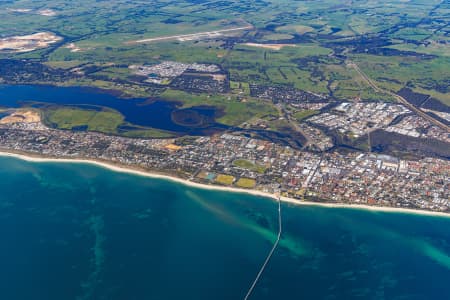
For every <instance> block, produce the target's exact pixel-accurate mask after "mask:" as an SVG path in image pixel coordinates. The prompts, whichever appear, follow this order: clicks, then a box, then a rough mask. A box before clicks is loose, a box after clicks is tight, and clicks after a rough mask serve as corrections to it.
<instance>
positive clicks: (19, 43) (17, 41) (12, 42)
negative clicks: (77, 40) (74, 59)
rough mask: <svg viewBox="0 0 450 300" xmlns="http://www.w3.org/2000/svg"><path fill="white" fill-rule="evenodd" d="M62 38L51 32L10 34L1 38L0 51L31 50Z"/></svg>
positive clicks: (46, 45)
mask: <svg viewBox="0 0 450 300" xmlns="http://www.w3.org/2000/svg"><path fill="white" fill-rule="evenodd" d="M61 39H62V38H61V37H59V36H56V35H55V34H53V33H51V32H38V33H34V34H30V35H22V36H10V37H7V38H3V39H0V51H12V52H29V51H33V50H36V49H40V48H46V47H48V46H49V45H50V44H53V43H56V42H58V41H60V40H61Z"/></svg>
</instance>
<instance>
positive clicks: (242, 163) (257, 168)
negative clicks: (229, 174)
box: [233, 159, 267, 174]
mask: <svg viewBox="0 0 450 300" xmlns="http://www.w3.org/2000/svg"><path fill="white" fill-rule="evenodd" d="M233 165H234V166H236V167H240V168H243V169H247V170H250V171H254V172H257V173H261V174H262V173H264V172H265V171H266V169H267V168H266V167H264V166H261V165H258V164H254V163H252V162H251V161H248V160H246V159H237V160H235V161H234V162H233Z"/></svg>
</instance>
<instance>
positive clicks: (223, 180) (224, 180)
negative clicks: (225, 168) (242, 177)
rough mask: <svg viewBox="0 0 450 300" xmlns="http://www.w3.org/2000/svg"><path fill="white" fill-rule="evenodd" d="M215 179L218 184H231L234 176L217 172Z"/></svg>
mask: <svg viewBox="0 0 450 300" xmlns="http://www.w3.org/2000/svg"><path fill="white" fill-rule="evenodd" d="M215 181H216V182H217V183H218V184H222V185H232V184H233V182H234V177H233V176H231V175H225V174H219V175H217V177H216V179H215Z"/></svg>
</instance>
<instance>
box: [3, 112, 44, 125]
mask: <svg viewBox="0 0 450 300" xmlns="http://www.w3.org/2000/svg"><path fill="white" fill-rule="evenodd" d="M40 121H41V116H40V115H39V113H38V112H36V111H32V110H26V111H15V112H14V113H12V114H10V115H9V116H6V117H4V118H3V119H1V120H0V124H13V123H38V122H40Z"/></svg>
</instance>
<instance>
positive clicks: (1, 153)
mask: <svg viewBox="0 0 450 300" xmlns="http://www.w3.org/2000/svg"><path fill="white" fill-rule="evenodd" d="M18 152H19V151H18ZM0 157H12V158H17V159H20V160H23V161H27V162H33V163H75V164H90V165H94V166H97V167H101V168H104V169H107V170H110V171H113V172H117V173H126V174H131V175H137V176H141V177H147V178H154V179H162V180H167V181H172V182H176V183H180V184H183V185H185V186H188V187H193V188H198V189H204V190H205V189H206V190H214V191H223V192H231V193H244V194H249V195H253V196H258V197H264V198H270V199H272V200H274V201H277V200H278V197H277V196H276V195H275V194H271V193H267V192H263V191H258V190H252V189H241V188H236V187H226V186H219V185H209V184H202V183H198V182H193V181H190V180H187V179H182V178H179V177H175V176H170V175H165V174H159V173H157V172H152V171H144V170H139V169H138V167H135V168H133V167H132V166H125V165H120V164H118V163H114V162H103V161H97V160H94V159H82V158H46V157H42V156H39V155H37V154H36V155H35V154H25V153H14V151H11V152H7V151H6V150H0ZM280 200H281V201H282V202H284V203H288V204H293V205H298V206H320V207H326V208H350V209H359V210H367V211H373V212H387V213H406V214H417V215H427V216H436V217H446V218H450V214H448V213H444V212H435V211H430V210H419V209H411V208H397V207H389V206H371V205H364V204H345V203H326V202H323V203H320V202H312V201H303V200H297V199H294V198H289V197H284V196H282V197H281V198H280Z"/></svg>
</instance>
